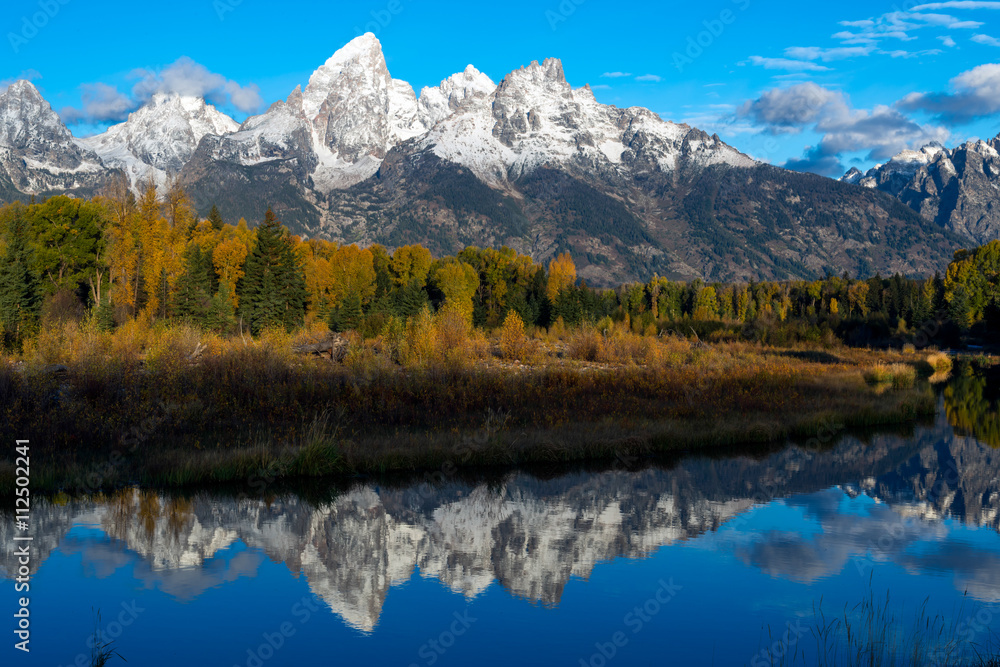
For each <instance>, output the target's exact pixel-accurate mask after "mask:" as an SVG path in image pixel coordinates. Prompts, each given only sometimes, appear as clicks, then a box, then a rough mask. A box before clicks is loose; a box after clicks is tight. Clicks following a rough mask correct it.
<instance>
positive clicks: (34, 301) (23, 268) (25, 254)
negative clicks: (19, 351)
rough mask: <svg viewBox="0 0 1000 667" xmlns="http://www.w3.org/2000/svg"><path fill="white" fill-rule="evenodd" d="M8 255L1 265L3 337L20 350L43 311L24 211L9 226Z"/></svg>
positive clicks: (0, 330)
mask: <svg viewBox="0 0 1000 667" xmlns="http://www.w3.org/2000/svg"><path fill="white" fill-rule="evenodd" d="M6 240H7V251H6V253H5V255H4V258H3V262H2V264H0V334H3V338H4V342H5V343H7V344H9V345H11V346H13V347H15V348H19V347H20V345H21V343H22V342H23V340H24V339H25V337H27V336H28V335H29V334H30V333H31V332H32V331H34V330H35V329H36V328H37V326H38V321H39V317H40V315H41V309H42V290H41V281H40V280H39V278H38V275H37V274H36V273H35V266H34V252H33V251H32V249H31V246H30V245H29V243H28V221H27V218H26V216H25V215H24V210H23V208H21V207H17V208H15V209H14V212H13V217H12V219H11V220H10V221H9V222H8V224H7V239H6Z"/></svg>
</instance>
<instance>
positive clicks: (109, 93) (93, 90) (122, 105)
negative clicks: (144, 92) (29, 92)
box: [59, 83, 136, 124]
mask: <svg viewBox="0 0 1000 667" xmlns="http://www.w3.org/2000/svg"><path fill="white" fill-rule="evenodd" d="M80 89H81V91H82V94H81V96H80V97H81V100H82V102H83V108H82V109H75V108H73V107H65V108H64V109H62V110H61V111H60V112H59V115H60V116H61V117H62V119H63V122H65V123H69V124H73V123H80V122H87V123H94V122H109V121H110V122H114V123H118V122H121V121H123V120H125V119H126V118H128V115H129V113H131V112H132V111H135V109H136V104H135V101H134V100H132V98H130V97H129V96H128V95H125V94H123V93H122V92H120V91H119V90H118V89H117V88H115V87H114V86H109V85H108V84H106V83H85V84H83V85H82V86H80Z"/></svg>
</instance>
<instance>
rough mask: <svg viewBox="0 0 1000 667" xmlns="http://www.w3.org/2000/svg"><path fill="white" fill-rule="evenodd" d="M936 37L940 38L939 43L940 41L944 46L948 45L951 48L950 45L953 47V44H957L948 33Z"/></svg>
mask: <svg viewBox="0 0 1000 667" xmlns="http://www.w3.org/2000/svg"><path fill="white" fill-rule="evenodd" d="M938 39H940V40H941V43H942V44H944V45H945V46H947V47H949V48H951V47H953V46H958V45H957V44H956V43H955V40H954V39H952V38H951V36H950V35H942V36H941V37H938Z"/></svg>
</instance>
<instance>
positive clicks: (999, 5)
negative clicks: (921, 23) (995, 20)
mask: <svg viewBox="0 0 1000 667" xmlns="http://www.w3.org/2000/svg"><path fill="white" fill-rule="evenodd" d="M935 9H1000V2H974V1H967V0H953V1H952V2H930V3H927V4H925V5H918V6H916V7H914V8H913V11H915V12H923V11H927V10H935Z"/></svg>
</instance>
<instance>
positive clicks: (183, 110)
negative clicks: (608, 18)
mask: <svg viewBox="0 0 1000 667" xmlns="http://www.w3.org/2000/svg"><path fill="white" fill-rule="evenodd" d="M995 142H996V140H995V141H994V143H995ZM933 150H937V149H925V151H924V152H920V153H919V155H924V156H930V154H931V153H930V152H928V151H931V152H933ZM941 150H942V151H943V149H941ZM963 150H964V151H965V152H964V153H963V155H962V157H955V158H953V159H952V158H949V159H951V164H953V165H959V164H961V169H962V170H963V174H964V172H965V171H969V169H967V168H966V166H967V165H969V164H972V162H973V161H975V160H979V159H980V157H982V156H983V155H985V153H984V152H985V151H987V150H990V151H992V156H990V157H989V160H992V159H993V157H994V156H996V155H997V153H996V150H995V148H993V146H992V144H982V145H981V146H979V145H977V146H976V147H972V148H961V149H956V152H958V151H963ZM977 151H979V152H977ZM973 154H974V155H975V157H972V155H973ZM914 155H917V153H914ZM915 159H918V160H919V159H922V158H915ZM980 161H981V162H982V164H983V165H986V167H985V168H986V169H987V170H993V169H995V170H996V174H997V175H1000V159H998V160H997V163H996V164H994V163H993V162H991V161H988V160H987V159H986V158H985V157H982V160H980ZM895 162H896V161H893V162H890V163H888V164H887V165H885V166H883V167H881V169H882V170H883V171H885V173H886V175H885V176H879V175H878V174H872V173H869V174H868V175H862V174H860V173H857V174H855V173H852V174H850V175H849V176H848V177H845V179H846V180H847V181H848V182H837V181H834V180H831V179H826V178H823V177H820V176H815V175H811V174H801V173H796V172H791V171H787V170H784V169H780V168H777V167H773V166H770V165H767V164H763V163H760V162H757V161H755V160H754V159H752V158H751V157H749V156H747V155H745V154H743V153H741V152H740V151H738V150H737V149H735V148H733V147H732V146H729V145H727V144H726V143H725V142H723V141H722V140H721V139H720V138H719V137H718V136H716V135H712V136H710V135H708V134H707V133H705V132H703V131H701V130H699V129H697V128H693V127H690V126H688V125H685V124H677V123H673V122H669V121H665V120H663V119H661V118H660V117H659V116H658V115H656V114H654V113H653V112H651V111H649V110H647V109H644V108H640V107H631V108H627V109H620V108H617V107H614V106H608V105H603V104H600V103H598V102H597V100H596V99H595V97H594V93H593V91H592V90H591V89H590V87H589V86H583V87H582V88H573V87H572V86H571V85H570V84H569V83H568V82H567V79H566V76H565V73H564V71H563V65H562V63H561V62H560V61H559V60H555V59H549V60H545V61H544V62H542V63H538V62H533V63H531V64H530V65H528V66H526V67H523V68H521V69H519V70H516V71H514V72H511V73H510V74H508V75H507V76H506V77H504V78H503V80H502V81H500V82H499V83H498V84H497V83H494V82H493V81H492V80H491V79H490V78H489V77H488V76H486V75H485V74H483V73H482V72H480V71H478V70H477V69H476V68H474V67H472V66H471V65H470V66H469V67H467V68H466V69H465V70H464V71H462V72H459V73H457V74H454V75H452V76H450V77H449V78H447V79H445V80H444V81H442V82H441V84H440V85H439V86H436V87H428V88H424V89H423V90H422V91H420V94H419V95H417V94H416V92H415V91H414V90H413V88H412V87H411V86H410V85H409V84H408V83H406V82H403V81H400V80H397V79H393V78H392V76H391V74H390V73H389V70H388V67H387V65H386V60H385V57H384V55H383V53H382V46H381V44H380V43H379V41H378V39H377V38H375V36H374V35H371V34H367V35H363V36H360V37H358V38H356V39H355V40H353V41H352V42H350V43H349V44H348V45H346V46H345V47H344V48H342V49H340V50H339V51H337V52H336V53H335V54H334V55H333V56H332V57H331V58H330V59H329V60H328V61H327V62H326V63H325V64H323V65H322V66H321V67H320V68H319V69H317V70H316V71H315V72H314V73H313V75H312V76H311V77H310V79H309V82H308V84H307V85H306V86H305V88H301V87H299V88H296V89H295V90H294V91H292V93H291V94H290V95H289V96H288V98H287V99H286V100H283V101H278V102H276V103H274V104H273V105H272V106H271V107H270V108H269V109H268V110H267V111H266V112H265V113H263V114H260V115H257V116H252V117H250V118H248V119H247V120H246V121H245V122H243V123H242V124H238V123H236V122H235V121H234V120H232V119H231V118H229V117H228V116H226V115H225V114H223V113H222V112H220V111H218V110H217V109H215V108H214V107H213V106H211V105H210V104H208V103H206V102H205V101H204V100H202V99H200V98H191V97H182V96H179V95H176V94H163V93H161V94H157V95H155V96H153V97H152V98H151V99H150V100H149V102H148V103H147V104H146V105H145V106H143V107H142V108H140V109H139V110H137V111H135V112H134V113H132V114H131V115H130V116H129V118H128V120H127V121H125V122H124V123H121V124H119V125H115V126H113V127H111V128H110V129H108V130H107V131H106V132H104V133H103V134H100V135H97V136H94V137H88V138H83V139H80V138H76V137H73V135H72V134H71V133H70V131H69V130H68V129H67V127H66V126H65V125H64V124H63V122H62V121H61V120H60V119H59V116H58V115H57V114H56V113H55V112H54V111H53V110H52V108H51V107H50V106H49V104H48V103H47V102H46V101H45V100H44V99H43V98H42V96H41V95H40V94H39V92H38V90H37V89H35V87H34V86H33V85H32V84H31V83H29V82H26V81H19V82H16V83H14V84H12V85H11V86H10V87H9V88H8V89H7V90H6V91H5V92H4V93H2V94H0V200H11V199H16V198H20V199H23V198H26V197H28V196H47V195H50V194H54V193H68V194H72V195H77V196H87V195H91V194H94V193H96V192H98V191H99V190H100V188H101V187H102V186H103V185H104V184H105V183H106V182H107V181H108V179H109V178H110V177H111V176H112V175H114V174H116V173H124V174H126V175H127V176H128V178H129V180H130V181H131V183H132V184H133V186H134V187H139V186H140V185H141V184H142V183H143V182H145V181H146V180H148V179H150V178H151V179H153V181H154V182H156V183H157V185H160V186H162V185H163V184H165V183H166V180H167V178H168V177H169V176H179V178H180V181H181V183H182V184H183V185H184V187H185V189H186V190H187V192H188V193H189V195H190V196H191V197H192V199H193V201H194V202H195V204H196V206H197V208H198V210H199V212H200V213H201V214H203V215H204V214H206V213H207V212H208V209H210V208H211V207H212V206H213V205H216V206H218V208H219V209H220V211H221V212H222V214H223V216H224V218H226V219H227V220H228V221H230V222H235V221H236V220H238V219H239V218H241V217H243V218H246V219H247V220H248V221H249V222H250V223H251V224H255V223H256V222H258V221H260V220H261V219H263V215H264V212H265V210H266V208H267V207H268V206H271V207H273V208H274V210H275V211H276V213H277V214H278V216H279V218H280V219H281V220H282V221H283V222H284V223H285V224H286V225H287V226H288V227H289V228H290V229H291V230H292V231H293V232H294V233H296V234H300V235H302V236H306V237H321V238H327V239H330V240H334V241H339V242H346V243H360V244H362V245H367V244H372V243H382V244H384V245H387V246H389V247H390V248H392V247H398V246H400V245H405V244H409V243H422V244H424V245H426V246H427V247H429V248H430V249H431V250H432V251H434V252H435V253H438V254H445V253H454V252H457V251H458V250H460V249H461V248H463V247H465V246H467V245H479V246H500V245H508V246H511V247H513V248H515V249H517V250H518V251H520V252H523V253H527V254H531V255H532V256H533V257H534V258H535V259H536V260H538V261H545V260H546V259H548V258H549V257H551V256H553V255H554V254H556V253H558V252H561V251H569V252H571V253H572V255H573V256H574V259H575V260H576V263H577V267H578V273H579V275H580V276H581V277H582V278H585V279H587V280H588V281H589V282H591V283H592V284H596V285H612V284H618V283H622V282H627V281H631V280H637V279H646V278H648V277H649V276H651V275H652V274H654V273H657V274H659V275H662V276H666V277H669V278H675V279H694V278H703V279H708V280H749V279H791V278H799V279H805V278H815V277H821V276H822V275H823V274H825V273H829V272H834V273H841V272H843V271H847V272H849V273H851V274H861V275H870V274H874V273H875V272H881V273H883V274H891V273H896V272H900V273H904V274H911V275H916V274H919V275H926V274H929V273H932V272H934V271H936V270H941V269H942V268H944V267H945V266H946V265H947V263H948V261H949V260H950V259H951V257H952V255H953V253H954V251H955V250H957V249H959V248H961V247H966V246H969V245H971V244H972V243H973V242H981V241H983V240H985V239H989V238H997V237H1000V219H998V221H997V222H991V221H992V217H991V218H990V221H986V222H983V220H982V219H979V220H976V221H971V220H970V219H969V215H971V213H970V212H971V211H972V210H973V209H976V210H978V209H983V210H987V211H990V215H992V209H991V207H992V201H993V200H997V201H998V203H1000V199H998V198H1000V191H996V188H997V186H993V188H992V189H990V190H987V191H982V188H981V187H980V186H981V183H980V181H981V180H982V179H981V178H980V176H982V178H985V179H987V181H989V179H993V178H995V177H994V176H992V175H991V174H993V173H994V172H993V171H988V173H987V172H984V173H982V174H978V172H977V174H972V173H970V174H969V175H967V176H966V175H963V176H961V177H960V178H958V179H957V180H956V179H952V180H950V181H948V182H947V183H945V184H944V185H941V184H940V183H939V181H940V180H941V178H942V176H941V174H942V173H944V172H940V170H938V171H935V172H934V174H930V173H928V174H926V175H924V176H919V169H918V170H914V171H913V173H912V174H910V172H909V171H906V170H902V171H900V170H897V171H892V173H889V172H890V171H891V170H892V169H896V167H897V166H899V165H895V166H892V167H890V165H894V163H895ZM933 163H934V162H933V160H931V159H930V158H929V157H928V160H927V164H926V165H925V166H926V167H928V168H929V166H930V165H931V164H933ZM899 164H902V163H899ZM906 164H907V165H909V164H911V163H910V162H907V163H906ZM977 164H978V163H977ZM955 168H956V169H958V168H959V167H957V166H956V167H955ZM906 169H907V170H908V169H909V167H906ZM970 169H971V168H970ZM939 172H940V173H939ZM879 173H881V172H879ZM904 173H905V174H910V175H909V176H908V178H910V179H911V180H910V181H907V182H906V185H905V186H901V187H899V188H897V186H896V185H895V184H896V183H897V182H902V181H903V180H905V179H904V175H903V174H904ZM914 179H916V180H914ZM911 181H912V182H911ZM990 182H992V181H990ZM873 183H874V186H872V185H871V184H873ZM859 186H862V187H859ZM963 189H969V190H970V191H969V192H964V190H963ZM897 190H898V191H897ZM972 190H975V191H972ZM954 191H959V192H960V193H961V194H960V196H959V197H958V198H956V197H955V196H954V194H953V192H954ZM994 191H996V192H994ZM955 202H958V203H957V204H956V203H955ZM949 206H951V207H952V208H951V209H948V210H950V211H951V213H948V214H947V215H945V213H944V212H945V210H946V209H947V207H949ZM977 207H978V208H977ZM955 211H957V213H955ZM991 235H992V236H991Z"/></svg>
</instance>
